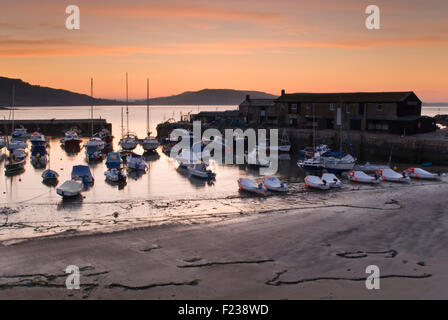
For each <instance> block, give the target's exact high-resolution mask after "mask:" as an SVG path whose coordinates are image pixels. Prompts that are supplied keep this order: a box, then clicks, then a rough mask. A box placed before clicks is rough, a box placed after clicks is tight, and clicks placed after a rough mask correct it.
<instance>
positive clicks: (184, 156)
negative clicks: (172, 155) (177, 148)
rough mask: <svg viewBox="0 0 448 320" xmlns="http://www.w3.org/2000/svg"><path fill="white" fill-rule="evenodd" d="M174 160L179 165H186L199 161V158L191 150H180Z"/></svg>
mask: <svg viewBox="0 0 448 320" xmlns="http://www.w3.org/2000/svg"><path fill="white" fill-rule="evenodd" d="M176 161H177V163H178V164H179V166H181V167H188V166H189V165H191V164H195V163H197V162H199V158H198V157H197V156H196V154H195V153H194V152H192V151H189V150H182V152H181V153H180V154H179V155H178V156H177V158H176Z"/></svg>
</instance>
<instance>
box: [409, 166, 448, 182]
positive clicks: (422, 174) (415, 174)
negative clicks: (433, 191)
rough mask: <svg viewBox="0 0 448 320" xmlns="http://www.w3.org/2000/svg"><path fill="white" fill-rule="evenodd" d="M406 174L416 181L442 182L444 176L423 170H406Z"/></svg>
mask: <svg viewBox="0 0 448 320" xmlns="http://www.w3.org/2000/svg"><path fill="white" fill-rule="evenodd" d="M405 172H406V174H407V175H408V176H410V177H411V178H414V179H423V180H441V179H442V176H441V175H440V174H437V173H431V172H428V171H426V170H423V169H421V168H408V169H406V170H405Z"/></svg>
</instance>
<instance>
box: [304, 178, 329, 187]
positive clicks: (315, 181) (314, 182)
mask: <svg viewBox="0 0 448 320" xmlns="http://www.w3.org/2000/svg"><path fill="white" fill-rule="evenodd" d="M305 187H307V188H313V189H319V190H328V189H330V184H329V183H327V182H325V181H322V179H321V178H319V177H318V176H306V177H305Z"/></svg>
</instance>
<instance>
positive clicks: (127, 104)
mask: <svg viewBox="0 0 448 320" xmlns="http://www.w3.org/2000/svg"><path fill="white" fill-rule="evenodd" d="M126 130H127V135H128V136H129V92H128V73H127V72H126Z"/></svg>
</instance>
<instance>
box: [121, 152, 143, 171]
mask: <svg viewBox="0 0 448 320" xmlns="http://www.w3.org/2000/svg"><path fill="white" fill-rule="evenodd" d="M126 163H127V166H128V169H129V170H136V171H145V170H146V163H145V160H143V158H142V156H141V155H138V154H136V153H131V154H130V155H129V156H127V158H126Z"/></svg>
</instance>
